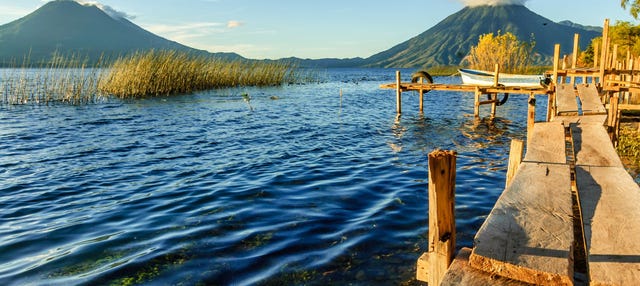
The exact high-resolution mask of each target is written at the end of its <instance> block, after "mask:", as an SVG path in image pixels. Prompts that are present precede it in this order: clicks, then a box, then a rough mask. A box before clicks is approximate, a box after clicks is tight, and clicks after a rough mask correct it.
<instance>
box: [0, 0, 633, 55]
mask: <svg viewBox="0 0 640 286" xmlns="http://www.w3.org/2000/svg"><path fill="white" fill-rule="evenodd" d="M487 1H493V2H496V1H497V2H505V1H507V2H517V3H524V4H525V6H527V7H528V8H529V9H531V10H532V11H534V12H536V13H538V14H540V15H542V16H544V17H547V18H549V19H551V20H553V21H561V20H570V21H572V22H576V23H579V24H583V25H594V26H602V24H603V22H604V19H605V18H609V19H611V20H612V22H615V20H624V21H631V22H633V23H635V24H638V23H640V22H639V21H638V20H634V19H633V18H632V17H631V16H630V15H629V13H628V11H625V10H623V9H622V8H621V7H620V0H562V1H558V0H529V1H527V0H403V1H388V0H315V1H309V0H100V1H97V2H99V3H101V4H102V5H106V6H107V8H112V9H113V10H114V11H117V12H120V13H123V14H126V15H127V17H129V19H130V20H131V21H133V22H134V23H136V24H138V25H140V26H141V27H143V28H145V29H147V30H149V31H151V32H153V33H156V34H158V35H160V36H163V37H165V38H168V39H171V40H174V41H178V42H180V43H183V44H186V45H189V46H192V47H195V48H199V49H204V50H208V51H211V52H236V53H238V54H240V55H242V56H245V57H248V58H254V59H264V58H270V59H278V58H283V57H290V56H295V57H300V58H326V57H336V58H350V57H369V56H371V55H373V54H375V53H378V52H381V51H384V50H386V49H389V48H391V47H392V46H394V45H396V44H399V43H401V42H403V41H405V40H408V39H409V38H411V37H414V36H416V35H418V34H420V33H422V32H423V31H425V30H427V29H429V28H430V27H432V26H434V25H435V24H437V23H438V22H439V21H441V20H442V19H444V18H446V17H447V16H449V15H450V14H453V13H455V12H457V11H459V10H460V9H462V8H463V7H464V6H465V5H466V4H470V3H471V4H473V3H474V2H482V3H486V2H487ZM46 2H48V1H46V0H20V1H15V0H0V24H6V23H8V22H11V21H13V20H16V19H18V18H20V17H22V16H24V15H26V14H28V13H30V12H32V11H34V10H35V9H37V8H38V7H40V6H42V5H44V4H45V3H46ZM84 2H96V1H89V0H84Z"/></svg>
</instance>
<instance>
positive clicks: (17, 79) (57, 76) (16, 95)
mask: <svg viewBox="0 0 640 286" xmlns="http://www.w3.org/2000/svg"><path fill="white" fill-rule="evenodd" d="M87 62H88V59H87V58H86V57H84V58H83V57H80V56H77V55H71V56H61V55H59V54H54V56H53V57H52V59H51V61H50V62H48V63H44V64H39V65H31V64H29V59H28V57H25V59H24V60H23V62H22V64H21V65H18V64H14V65H15V66H16V67H17V66H20V68H7V69H2V70H1V71H0V103H2V104H53V103H66V104H86V103H93V102H97V101H100V100H102V99H103V98H104V94H102V93H100V92H99V90H98V85H99V81H100V78H101V77H102V72H103V70H102V69H100V68H99V66H100V65H101V64H102V59H100V61H98V63H96V65H95V66H89V65H88V64H87Z"/></svg>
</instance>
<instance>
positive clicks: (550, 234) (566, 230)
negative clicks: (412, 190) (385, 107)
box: [381, 20, 640, 285]
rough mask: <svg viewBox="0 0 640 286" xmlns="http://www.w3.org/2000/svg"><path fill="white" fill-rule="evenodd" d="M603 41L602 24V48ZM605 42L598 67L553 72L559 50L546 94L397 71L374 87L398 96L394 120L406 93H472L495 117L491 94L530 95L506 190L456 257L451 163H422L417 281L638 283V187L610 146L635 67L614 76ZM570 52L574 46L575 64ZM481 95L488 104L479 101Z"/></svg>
mask: <svg viewBox="0 0 640 286" xmlns="http://www.w3.org/2000/svg"><path fill="white" fill-rule="evenodd" d="M607 33H608V20H607V21H605V29H604V33H603V36H604V37H603V38H604V39H607ZM577 39H578V36H576V40H575V41H576V42H577ZM604 42H605V44H604V45H603V46H602V53H601V54H600V55H601V64H600V66H599V68H595V67H594V68H581V69H579V68H575V58H576V57H575V56H574V60H573V61H574V62H573V64H572V66H571V68H569V69H567V68H566V66H565V65H566V64H565V65H563V66H562V69H560V63H559V62H560V60H559V46H557V45H556V55H555V63H554V70H553V72H552V74H553V76H552V83H551V85H550V87H549V88H542V87H540V88H519V87H500V86H497V84H495V85H494V86H490V87H482V86H466V85H442V84H425V83H402V82H401V81H400V74H399V72H398V74H397V81H396V83H392V84H387V85H382V86H381V87H382V88H393V89H396V91H397V107H398V110H397V111H398V113H401V110H402V109H401V95H402V92H404V91H418V92H419V93H420V96H421V98H420V102H422V96H423V95H424V93H426V92H428V91H431V90H445V91H461V92H473V93H474V94H475V101H474V102H475V103H474V107H475V108H474V115H475V116H479V106H480V105H483V104H491V105H492V108H491V116H495V112H496V103H497V101H498V99H497V98H496V97H495V96H494V95H496V94H499V93H522V94H529V96H530V100H529V104H528V105H529V106H528V120H529V122H528V130H527V142H526V154H524V149H525V142H522V141H518V140H514V141H513V142H512V145H511V152H510V156H509V166H508V170H507V178H506V186H505V190H504V192H503V193H502V194H501V196H500V197H499V199H498V200H497V202H496V204H495V206H494V208H493V209H492V211H491V213H490V214H489V215H488V217H487V219H486V220H485V222H484V223H483V225H482V226H481V228H480V229H479V230H478V232H477V234H476V236H475V239H474V246H473V248H463V249H462V250H461V251H460V252H459V253H458V254H457V255H454V249H455V237H456V233H455V212H454V209H455V208H454V201H455V199H454V197H455V156H456V154H455V152H451V151H434V152H433V153H431V154H429V236H428V238H429V247H428V252H427V253H424V254H423V255H422V256H421V257H420V258H419V259H418V261H417V273H416V274H417V279H418V280H420V281H424V282H428V283H429V285H532V284H533V285H638V284H640V186H639V185H638V184H637V183H636V182H635V181H634V180H633V178H632V177H631V176H630V175H629V174H628V173H627V172H626V170H625V169H624V167H623V165H622V162H621V160H620V158H619V157H618V155H617V153H616V150H615V148H614V145H613V144H612V142H615V141H616V140H617V129H618V128H619V123H618V122H619V113H620V112H619V107H620V106H619V103H620V101H621V100H622V98H623V94H624V93H628V92H640V84H638V83H637V75H639V74H640V73H639V72H638V71H636V70H634V66H633V64H631V65H630V69H626V70H623V69H613V68H612V65H614V63H616V61H615V59H614V60H612V59H611V55H610V54H611V53H610V52H609V47H608V45H607V44H606V43H608V41H604ZM576 49H577V44H575V45H574V55H575V54H577V53H576ZM614 50H615V49H614ZM605 63H606V64H605ZM594 65H597V63H596V64H594ZM496 74H497V73H496ZM577 78H582V83H581V84H576V82H577V81H576V79H577ZM634 78H636V81H634V80H633V79H634ZM589 80H590V81H589ZM496 83H497V80H496ZM487 94H489V95H490V96H492V99H491V100H488V101H481V100H480V97H481V96H482V95H487ZM536 95H545V96H547V97H548V103H549V104H548V108H547V110H546V112H547V118H546V121H545V122H535V113H536V109H535V108H536V107H535V96H536ZM607 102H609V104H608V105H605V103H607ZM607 106H608V108H607ZM422 109H423V108H422V104H421V106H420V111H422Z"/></svg>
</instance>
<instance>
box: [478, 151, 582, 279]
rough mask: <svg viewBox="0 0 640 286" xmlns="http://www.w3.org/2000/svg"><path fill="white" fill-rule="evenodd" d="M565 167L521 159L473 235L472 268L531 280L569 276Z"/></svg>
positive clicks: (569, 225)
mask: <svg viewBox="0 0 640 286" xmlns="http://www.w3.org/2000/svg"><path fill="white" fill-rule="evenodd" d="M573 239H574V235H573V219H572V199H571V176H570V167H569V166H568V165H560V164H536V163H522V165H521V166H520V168H519V170H518V173H517V174H516V176H515V177H514V179H513V181H512V183H511V184H510V185H509V187H508V188H507V189H506V190H505V191H504V192H503V193H502V195H501V196H500V198H499V199H498V201H497V202H496V205H495V207H494V208H493V210H492V211H491V213H490V214H489V216H488V217H487V219H486V221H485V222H484V224H483V225H482V227H481V228H480V230H479V231H478V233H477V234H476V237H475V248H474V249H473V253H472V254H471V257H470V259H469V262H470V265H471V266H472V267H474V268H476V269H479V270H482V271H485V272H490V273H493V274H496V275H500V276H503V277H507V278H511V279H515V280H519V281H524V282H527V283H533V284H556V285H569V284H572V281H573V254H572V251H571V248H572V244H573Z"/></svg>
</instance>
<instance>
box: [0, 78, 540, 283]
mask: <svg viewBox="0 0 640 286" xmlns="http://www.w3.org/2000/svg"><path fill="white" fill-rule="evenodd" d="M403 72H404V74H405V75H406V76H408V75H410V72H411V71H408V70H407V71H403ZM320 74H321V75H322V76H323V77H324V80H323V81H322V83H319V84H308V85H295V86H286V87H282V88H264V89H257V88H237V89H225V90H213V91H208V92H202V93H197V94H192V95H183V96H176V97H171V98H156V99H143V100H136V101H126V102H114V101H110V102H105V103H99V104H93V105H85V106H67V105H53V106H6V105H5V106H0V181H1V182H2V185H1V186H0V204H1V207H0V219H1V221H2V223H1V224H0V282H2V284H3V285H25V284H82V283H86V284H90V285H96V284H111V283H114V284H135V283H155V284H177V283H184V284H196V283H199V282H202V283H207V284H215V285H249V284H265V285H274V284H277V285H283V284H284V285H286V284H326V283H330V284H360V285H376V284H379V285H397V284H400V283H408V282H410V281H412V280H413V277H414V276H415V262H416V259H417V258H418V257H419V255H420V254H421V253H422V252H423V251H425V249H426V247H427V245H426V244H427V241H426V238H427V219H428V218H427V193H426V189H427V161H426V160H427V159H426V158H427V154H428V153H429V152H431V151H432V150H434V149H436V148H441V149H453V150H457V151H458V153H459V156H458V174H457V183H456V184H457V190H456V216H457V227H458V246H459V247H462V246H471V244H472V239H473V235H474V234H475V232H476V230H477V229H478V228H479V227H480V225H481V224H482V222H483V220H484V218H485V217H486V215H487V214H488V213H489V211H490V210H491V208H492V206H493V204H494V202H495V200H496V198H497V197H498V196H499V194H500V193H501V191H502V188H503V187H504V175H505V172H506V162H507V154H508V146H509V143H510V140H511V139H513V138H518V139H522V138H523V137H524V135H525V123H524V122H526V102H527V98H526V96H520V97H519V96H517V95H515V96H512V98H511V99H510V100H509V102H508V103H507V104H506V105H505V106H503V107H500V108H499V111H498V115H499V118H497V119H496V120H495V121H489V120H486V119H485V120H479V121H478V120H475V119H474V118H473V117H472V116H469V114H471V113H472V112H473V96H472V95H471V94H463V93H454V92H450V93H445V92H435V91H434V92H430V93H428V94H427V96H426V97H425V113H424V114H423V115H421V114H419V113H418V112H417V107H418V103H417V95H415V94H412V93H405V96H404V110H403V111H404V114H403V115H402V116H401V117H399V118H396V114H395V94H394V92H393V91H391V90H382V89H380V88H379V85H380V84H382V83H387V82H392V81H393V80H394V76H395V73H394V71H393V70H376V69H367V70H358V69H341V70H328V71H326V72H322V73H320ZM457 80H458V78H455V77H454V78H451V77H442V78H437V79H436V81H437V82H445V83H447V82H455V81H457ZM341 92H342V96H341ZM243 93H247V94H249V95H250V96H251V108H249V107H248V106H247V103H246V102H245V101H244V100H243V97H242V96H241V95H242V94H243ZM540 110H545V109H544V107H540ZM483 112H484V114H488V110H484V109H483ZM539 116H544V115H539Z"/></svg>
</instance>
